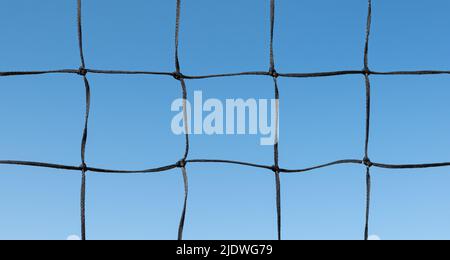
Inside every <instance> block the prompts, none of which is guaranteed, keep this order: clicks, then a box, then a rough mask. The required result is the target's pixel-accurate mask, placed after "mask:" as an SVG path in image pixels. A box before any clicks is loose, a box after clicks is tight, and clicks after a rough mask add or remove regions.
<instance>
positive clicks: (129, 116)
mask: <svg viewBox="0 0 450 260" xmlns="http://www.w3.org/2000/svg"><path fill="white" fill-rule="evenodd" d="M373 2H374V3H373V4H374V7H373V8H374V10H373V12H374V13H373V28H372V37H371V49H370V66H371V68H372V69H373V70H376V71H389V70H419V69H420V70H421V69H440V70H446V69H447V70H448V69H449V68H450V59H449V56H450V48H448V46H449V45H450V36H449V34H448V33H446V29H447V28H449V26H450V18H449V17H448V15H447V12H448V10H449V8H450V3H449V1H446V0H432V1H419V0H409V1H407V0H396V1H387V0H374V1H373ZM83 12H84V17H83V23H84V40H85V41H84V45H85V56H86V63H87V67H89V68H94V69H126V70H135V69H136V70H155V71H173V70H174V57H173V50H174V46H173V45H174V44H173V36H174V24H175V0H173V1H172V0H170V1H166V0H164V1H162V0H132V1H107V0H96V1H84V5H83ZM366 15H367V2H366V1H365V0H344V1H332V0H315V1H303V0H302V1H295V0H279V1H277V13H276V16H277V18H276V33H275V55H276V57H275V58H276V64H277V69H278V71H279V72H313V71H330V70H344V69H352V70H353V69H356V70H359V69H362V67H363V47H364V33H365V20H366ZM0 24H2V25H3V26H2V28H3V29H2V36H1V38H2V41H1V43H0V45H1V46H2V48H1V49H2V50H1V51H0V71H11V70H40V69H58V68H78V67H79V64H80V61H79V57H78V49H77V38H76V29H77V27H76V1H75V0H71V1H57V0H41V1H31V0H14V1H13V0H4V1H3V5H2V8H1V9H0ZM269 29H270V23H269V1H262V0H245V1H238V0H228V1H208V0H185V1H183V7H182V23H181V32H180V60H181V66H182V70H183V72H184V73H185V74H191V75H202V74H210V73H223V72H237V71H253V70H263V71H265V70H268V67H269V45H268V43H269ZM88 77H89V80H90V83H91V87H92V107H91V119H90V123H89V139H88V145H87V154H86V158H87V163H88V164H89V165H90V166H95V167H104V168H130V169H143V168H151V167H157V166H160V165H167V164H171V163H173V162H175V161H177V160H179V159H180V158H181V157H182V155H183V151H184V139H183V137H182V136H174V135H173V134H172V132H171V129H170V123H171V120H172V117H173V116H174V115H175V114H174V113H173V112H171V110H170V105H171V103H172V101H173V100H175V99H177V98H179V97H180V96H181V90H180V86H179V83H178V82H177V81H175V80H174V79H172V78H170V77H159V76H124V75H117V76H111V75H92V74H89V75H88ZM371 79H372V85H373V103H372V110H373V111H372V112H373V114H372V133H371V144H370V154H371V159H372V160H373V161H376V162H384V163H431V162H441V161H450V153H449V152H448V147H449V145H450V135H449V133H450V121H449V120H447V118H449V115H450V105H448V100H449V98H450V89H449V88H448V85H449V84H450V78H449V76H421V77H418V76H388V77H386V76H373V77H372V78H371ZM187 85H188V90H189V95H190V97H191V96H192V94H193V93H194V91H199V90H201V91H203V95H204V96H205V98H218V99H221V100H224V99H227V98H272V97H273V83H272V80H271V79H270V78H268V77H237V78H226V79H223V78H221V79H208V80H199V81H187ZM279 85H280V92H281V101H280V113H281V119H280V120H281V121H280V164H281V166H283V167H284V168H305V167H308V166H312V165H316V164H321V163H326V162H329V161H334V160H337V159H344V158H354V159H362V158H363V156H364V154H363V152H364V150H363V145H364V144H363V143H364V98H365V89H364V88H365V86H364V80H363V77H362V76H361V75H355V76H341V77H332V78H315V79H286V78H282V79H280V80H279ZM0 91H1V101H2V102H0V118H2V120H1V121H2V124H1V128H0V129H1V135H0V147H1V148H0V159H2V160H3V159H14V160H30V161H46V162H52V163H62V164H69V165H79V164H80V155H79V154H80V141H81V134H82V128H83V115H84V85H83V82H82V79H81V78H80V77H79V76H77V75H45V76H42V75H41V76H27V77H24V76H20V77H3V78H0ZM191 146H192V150H191V153H190V158H191V159H198V158H219V159H234V160H240V161H249V162H255V163H261V164H267V165H271V164H272V163H273V159H272V153H273V151H272V148H271V147H262V146H260V145H259V137H258V136H192V144H191ZM449 170H450V169H448V168H442V169H428V170H401V171H400V170H395V171H392V170H382V169H373V198H372V201H373V203H372V215H371V232H370V233H371V234H376V235H379V236H380V237H381V238H382V239H449V238H450V237H449V233H450V232H448V231H449V230H450V222H449V221H448V220H449V219H450V203H449V201H450V190H449V189H448V187H447V184H448V183H450V175H449ZM188 174H189V177H190V190H191V195H190V198H189V205H188V215H187V221H186V229H185V238H186V239H274V238H276V212H275V197H274V194H275V186H274V177H273V174H272V173H271V172H267V171H265V170H259V169H252V168H245V167H237V166H229V165H201V164H200V165H189V167H188ZM79 189H80V174H79V173H77V172H65V171H57V170H50V169H35V168H26V167H16V166H1V167H0V207H1V218H0V219H1V221H0V230H1V232H0V239H65V238H66V237H68V236H69V235H72V234H75V235H79V229H80V227H79ZM182 200H183V183H182V176H181V173H180V172H179V170H173V171H169V172H165V173H159V174H148V175H101V174H93V173H89V174H88V194H87V218H88V220H87V221H88V222H87V228H88V238H90V239H175V238H176V235H177V225H178V221H179V217H180V213H181V208H182ZM282 203H283V204H282V206H283V233H284V234H283V238H284V239H361V238H362V235H363V226H364V208H365V169H364V167H363V166H359V165H344V166H336V167H332V168H327V169H322V170H318V171H314V172H310V173H307V174H292V175H284V176H282Z"/></svg>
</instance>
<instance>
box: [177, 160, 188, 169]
mask: <svg viewBox="0 0 450 260" xmlns="http://www.w3.org/2000/svg"><path fill="white" fill-rule="evenodd" d="M177 167H178V168H185V167H186V160H185V159H183V160H180V161H178V162H177Z"/></svg>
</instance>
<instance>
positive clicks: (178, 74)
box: [172, 71, 184, 80]
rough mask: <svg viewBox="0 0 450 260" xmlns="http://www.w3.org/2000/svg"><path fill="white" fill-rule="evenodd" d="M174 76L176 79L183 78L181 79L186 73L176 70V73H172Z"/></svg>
mask: <svg viewBox="0 0 450 260" xmlns="http://www.w3.org/2000/svg"><path fill="white" fill-rule="evenodd" d="M172 76H173V78H174V79H176V80H181V79H183V78H184V75H183V74H181V72H178V71H175V72H174V73H172Z"/></svg>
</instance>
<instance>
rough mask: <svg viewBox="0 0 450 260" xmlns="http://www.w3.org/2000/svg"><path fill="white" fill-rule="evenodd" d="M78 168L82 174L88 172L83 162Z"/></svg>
mask: <svg viewBox="0 0 450 260" xmlns="http://www.w3.org/2000/svg"><path fill="white" fill-rule="evenodd" d="M80 168H81V171H82V172H83V173H85V172H87V170H88V167H87V165H86V163H84V162H83V163H81V165H80Z"/></svg>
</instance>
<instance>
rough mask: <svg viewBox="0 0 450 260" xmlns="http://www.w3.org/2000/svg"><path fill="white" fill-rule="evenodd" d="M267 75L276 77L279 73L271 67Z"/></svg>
mask: <svg viewBox="0 0 450 260" xmlns="http://www.w3.org/2000/svg"><path fill="white" fill-rule="evenodd" d="M269 75H270V76H272V77H273V78H278V77H279V76H280V74H278V72H277V71H276V70H275V69H273V68H272V69H270V71H269Z"/></svg>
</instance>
